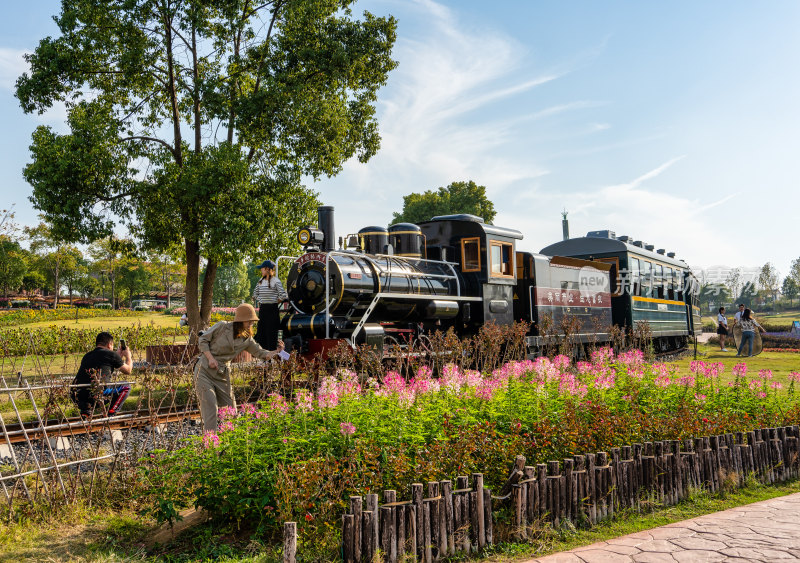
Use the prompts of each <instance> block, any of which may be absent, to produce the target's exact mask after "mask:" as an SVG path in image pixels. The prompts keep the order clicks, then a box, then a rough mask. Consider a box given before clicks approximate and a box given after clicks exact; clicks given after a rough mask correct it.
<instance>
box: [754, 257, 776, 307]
mask: <svg viewBox="0 0 800 563" xmlns="http://www.w3.org/2000/svg"><path fill="white" fill-rule="evenodd" d="M779 279H780V277H779V275H778V270H776V269H775V266H773V265H772V262H767V263H766V264H764V265H763V266H762V267H761V272H760V273H759V274H758V285H760V286H761V288H762V289H763V290H764V291H765V292H766V293H767V295H771V296H772V306H773V307H774V306H775V299H776V298H777V296H778V280H779Z"/></svg>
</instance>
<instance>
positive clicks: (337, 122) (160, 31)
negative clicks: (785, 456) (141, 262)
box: [16, 0, 396, 326]
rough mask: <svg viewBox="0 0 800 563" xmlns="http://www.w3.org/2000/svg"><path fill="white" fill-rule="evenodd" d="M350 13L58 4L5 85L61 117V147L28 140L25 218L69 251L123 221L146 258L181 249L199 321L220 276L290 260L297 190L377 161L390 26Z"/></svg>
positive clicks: (55, 137)
mask: <svg viewBox="0 0 800 563" xmlns="http://www.w3.org/2000/svg"><path fill="white" fill-rule="evenodd" d="M353 3H354V0H337V1H333V0H271V1H267V2H254V1H252V0H109V1H107V2H96V1H94V0H70V1H69V2H63V3H62V8H61V13H60V14H59V15H58V16H56V18H55V21H56V23H57V25H58V27H59V29H60V31H61V35H60V36H59V37H56V38H51V37H47V38H45V39H43V40H41V41H40V42H39V45H38V47H37V48H36V50H35V51H34V53H32V54H30V55H28V56H27V60H28V62H29V64H30V72H29V73H26V74H23V75H22V76H21V77H20V78H19V79H18V80H17V89H16V94H17V97H18V99H19V100H20V103H21V105H22V108H23V109H24V111H26V112H28V113H31V112H39V113H41V112H44V111H46V110H47V109H48V108H50V107H52V105H53V104H54V103H56V102H63V103H65V104H66V107H67V111H68V120H67V125H68V127H69V132H68V133H67V134H63V135H62V134H59V133H56V132H55V131H53V130H52V129H50V128H49V127H44V126H42V127H39V128H38V129H37V130H36V131H35V132H34V134H33V143H32V145H31V153H32V156H33V161H32V162H31V163H30V164H29V165H28V166H27V167H26V168H25V170H24V176H25V178H26V180H27V181H28V182H29V183H30V184H31V185H32V186H33V194H32V196H31V201H32V202H33V204H34V206H35V207H37V208H38V209H40V210H42V211H43V212H44V215H45V218H46V219H47V221H48V222H49V223H50V224H51V225H52V227H53V232H54V234H55V235H57V236H58V237H60V238H61V239H62V240H64V241H67V242H78V241H80V242H91V241H94V240H97V239H100V238H103V237H107V236H109V235H110V234H111V233H112V232H113V229H114V227H115V226H116V225H117V224H119V223H122V224H125V225H127V226H128V228H129V229H130V230H131V232H132V233H133V234H134V235H135V236H136V237H137V238H138V239H139V240H140V242H141V243H142V244H143V246H144V247H145V248H147V249H150V250H155V251H169V250H174V248H176V247H182V248H183V254H184V256H185V261H186V268H187V270H186V305H187V310H188V314H189V321H190V323H191V324H192V325H194V326H199V325H201V324H203V323H205V322H207V320H208V316H209V314H210V307H211V302H212V287H213V284H214V278H215V276H216V269H217V265H218V264H219V263H220V262H227V261H233V260H241V259H242V258H247V257H252V256H254V255H264V254H273V255H275V254H279V253H280V252H278V251H279V250H284V251H287V250H291V249H292V248H293V244H296V243H294V241H293V235H294V233H295V231H296V230H297V228H299V227H300V226H301V225H303V224H306V223H308V222H311V221H312V220H313V217H314V210H315V208H316V206H317V204H318V202H317V199H316V194H314V192H312V191H311V190H309V189H308V188H306V187H305V186H303V185H302V183H301V178H302V177H304V176H309V177H311V178H313V179H318V178H320V177H321V176H324V175H334V174H336V173H338V172H339V171H340V170H341V166H342V163H343V162H344V161H346V160H347V159H349V158H351V157H353V156H356V157H358V159H359V160H361V161H362V162H364V161H366V160H368V159H369V158H370V157H371V156H372V155H374V154H375V152H376V151H377V150H378V147H379V141H380V138H379V135H378V128H377V123H376V120H375V107H374V104H375V101H376V99H377V91H378V89H379V88H380V87H381V86H382V85H383V84H385V82H386V80H387V76H388V73H389V72H390V71H391V70H392V69H393V68H394V67H395V65H396V63H395V61H393V60H392V58H391V49H392V46H393V44H394V41H395V28H396V22H395V20H394V18H392V17H376V16H374V15H372V14H370V13H368V12H365V13H364V14H363V15H362V16H361V17H354V16H353V14H352V12H351V9H350V8H351V6H352V4H353ZM201 257H202V258H203V259H205V262H206V276H205V282H204V283H203V286H202V309H200V307H199V305H198V303H199V302H200V301H201V299H200V298H201V295H200V288H199V272H200V263H201Z"/></svg>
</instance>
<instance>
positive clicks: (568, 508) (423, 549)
mask: <svg viewBox="0 0 800 563" xmlns="http://www.w3.org/2000/svg"><path fill="white" fill-rule="evenodd" d="M525 461H526V460H525V457H524V456H517V457H516V459H515V460H514V461H513V463H512V465H511V469H510V471H509V474H508V476H507V477H506V479H505V481H504V485H503V486H502V488H501V489H500V493H499V496H492V493H491V491H490V490H489V489H488V488H487V487H486V486H485V483H484V475H483V474H482V473H473V474H472V475H471V477H470V476H466V475H462V476H458V477H457V478H456V480H455V485H453V482H452V481H450V480H442V481H430V482H428V483H427V484H426V485H423V484H422V483H414V484H412V485H411V487H410V489H409V491H408V496H407V498H408V500H398V495H397V492H396V491H391V490H387V491H384V494H383V504H382V505H378V495H374V494H373V495H366V496H365V497H363V499H362V497H359V496H353V497H350V503H349V509H348V512H347V513H346V514H344V515H343V517H342V542H343V543H342V555H343V557H344V560H345V562H346V563H351V562H352V563H366V562H372V561H373V560H374V557H375V555H376V553H378V552H379V550H380V553H381V556H382V560H383V561H386V562H390V563H394V562H396V561H400V560H415V561H421V562H423V563H430V562H433V561H438V560H441V559H442V558H443V557H446V556H451V555H452V556H455V555H463V554H469V553H478V552H480V551H481V550H482V549H484V548H485V547H486V546H488V545H492V544H493V543H494V541H495V533H494V522H493V520H494V518H495V513H494V512H493V508H494V507H495V506H497V505H499V504H501V503H508V506H509V508H510V510H509V511H506V512H504V513H508V514H510V517H511V518H512V519H513V520H512V521H511V522H509V523H508V524H510V525H511V527H512V532H513V534H514V535H515V536H516V537H518V538H520V539H523V538H526V537H528V536H529V535H530V534H529V532H530V530H531V528H532V527H537V526H542V525H543V524H545V523H549V524H551V525H553V526H558V525H559V524H561V523H563V522H565V521H569V522H571V523H572V524H573V525H575V526H587V525H588V526H591V525H594V524H596V523H598V522H601V521H603V520H605V519H610V518H613V517H614V515H615V514H616V513H618V512H620V511H622V510H631V511H640V510H641V509H642V500H643V499H648V500H649V501H650V502H651V503H652V502H656V503H658V504H660V505H663V506H671V505H674V504H676V503H678V502H680V501H682V500H684V499H685V498H687V496H688V495H689V492H690V490H691V489H692V488H705V489H706V490H708V491H711V492H716V491H719V490H720V489H723V488H732V487H739V486H742V485H744V483H745V482H746V477H747V476H748V475H750V474H752V475H753V476H754V477H755V478H756V479H758V480H759V481H761V482H764V483H775V482H783V481H787V480H790V479H797V478H798V477H800V426H786V427H781V428H763V429H760V430H755V431H752V432H746V433H745V432H737V433H735V434H724V435H720V436H704V437H702V438H695V439H687V440H682V441H681V440H664V441H656V442H646V443H643V444H633V445H631V446H623V447H619V448H611V450H610V452H597V453H588V454H585V455H575V456H573V457H572V458H567V459H564V460H561V461H558V460H552V461H549V462H548V463H546V464H543V463H540V464H538V465H536V466H532V465H525ZM501 482H502V481H501ZM290 524H291V525H293V526H294V523H292V522H287V524H286V526H287V530H289V528H288V527H289V525H290ZM294 534H295V537H296V526H295V528H294ZM294 541H295V544H294V545H296V539H295V540H294ZM285 545H287V546H288V545H289V544H288V543H286V544H285ZM284 553H285V555H284V561H289V559H286V553H287V552H286V549H285V551H284ZM404 558H405V559H404ZM409 558H410V559H409ZM292 561H293V559H292Z"/></svg>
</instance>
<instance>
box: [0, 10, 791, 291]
mask: <svg viewBox="0 0 800 563" xmlns="http://www.w3.org/2000/svg"><path fill="white" fill-rule="evenodd" d="M34 5H35V7H33V8H32V7H31V4H25V3H17V2H14V3H7V5H6V6H4V8H5V10H4V12H5V17H4V18H3V19H2V21H0V119H2V123H3V124H4V129H5V134H4V135H2V136H0V208H7V207H9V206H10V205H11V204H14V210H15V212H16V220H17V222H18V223H21V224H34V223H35V222H36V214H37V212H36V210H34V209H33V208H32V206H31V204H30V202H29V201H28V199H27V198H28V196H29V195H30V191H31V190H30V186H28V185H27V184H26V183H25V181H24V180H23V178H22V168H23V167H24V166H25V164H26V163H27V162H28V161H29V160H30V154H29V150H28V147H29V145H30V136H31V133H32V131H33V129H34V128H35V127H36V126H38V125H41V124H45V125H50V126H53V127H55V128H59V127H63V125H62V124H63V121H64V112H63V110H62V109H59V108H56V109H54V110H53V111H51V112H50V113H48V114H47V115H45V116H28V115H24V114H23V113H22V111H21V109H20V108H19V104H18V102H17V100H16V99H15V98H14V96H13V84H14V80H15V79H16V77H17V76H18V75H19V74H20V73H21V72H23V71H24V70H25V63H24V61H23V60H22V54H23V53H24V52H26V51H30V50H32V49H33V48H34V47H35V46H36V45H37V43H38V41H39V40H40V39H41V38H43V37H45V36H47V35H52V34H56V33H57V32H58V30H57V28H56V27H55V24H54V23H53V22H52V19H51V16H52V15H53V14H55V13H57V11H58V7H59V2H57V1H55V0H37V2H36V3H35V4H34ZM363 10H369V11H370V12H372V13H374V14H377V15H388V14H391V15H393V16H394V17H395V18H396V19H397V20H398V35H397V42H396V45H395V49H394V53H393V54H394V58H395V59H396V60H397V61H398V63H399V65H398V67H397V69H396V70H394V71H393V72H392V73H391V75H390V77H389V81H388V83H387V85H386V86H385V87H384V88H383V89H381V91H380V92H379V100H378V103H377V109H378V112H377V116H378V120H379V127H380V131H381V136H382V143H381V149H380V151H379V152H378V154H377V155H376V156H375V157H373V158H372V159H371V160H370V161H369V162H368V163H366V164H362V163H359V162H358V161H357V160H355V159H353V160H352V161H349V162H347V163H345V165H344V170H343V171H342V172H341V173H340V174H339V175H338V176H336V177H334V178H323V179H321V180H320V181H317V182H311V181H310V184H311V185H312V187H313V188H314V189H315V190H316V191H317V192H318V193H319V194H320V198H321V200H322V201H323V202H324V203H325V204H327V205H333V206H334V207H335V209H336V230H337V235H343V234H346V233H352V232H355V231H357V230H358V229H360V228H361V227H363V226H367V225H373V224H388V223H389V222H390V221H391V217H392V213H393V212H396V211H400V210H401V209H402V203H403V196H404V195H407V194H409V193H411V192H422V191H425V190H430V189H436V188H438V187H440V186H446V185H448V184H449V183H451V182H453V181H459V180H473V181H475V182H476V183H478V184H480V185H484V186H486V189H487V193H488V196H489V198H490V199H491V200H492V201H493V202H494V205H495V209H496V211H497V217H496V218H495V220H494V223H495V224H497V225H502V226H505V227H511V228H515V229H518V230H520V231H521V232H522V233H523V235H524V239H523V240H522V241H521V243H520V245H519V247H520V249H523V250H527V251H534V252H536V251H538V250H540V249H541V248H543V247H545V246H547V245H549V244H551V243H553V242H556V241H558V240H560V239H561V212H562V210H566V211H567V212H568V218H569V222H570V232H571V234H572V236H582V235H584V234H585V233H586V232H587V231H590V230H600V229H610V230H612V231H615V232H616V233H617V234H618V235H622V234H625V235H629V236H631V237H633V238H635V239H637V240H643V241H645V242H648V243H651V244H654V245H655V246H656V248H665V249H666V250H667V251H674V252H676V254H677V256H678V257H679V258H682V259H683V260H685V261H686V262H687V263H688V264H690V265H691V266H692V267H693V268H694V269H697V270H700V269H703V270H705V272H706V275H707V276H708V278H710V281H714V280H713V278H715V277H719V276H724V275H725V272H726V269H728V268H733V267H740V268H744V269H746V271H750V272H752V271H754V269H756V268H758V267H760V266H761V265H762V264H764V263H765V262H767V261H770V262H772V263H773V265H774V266H775V267H776V268H777V269H778V271H779V273H780V274H781V276H783V275H785V274H786V273H788V270H789V266H790V263H791V261H792V260H793V259H796V258H798V257H800V234H798V233H800V228H798V225H797V216H798V210H799V209H800V191H799V190H798V186H797V181H798V178H800V174H799V173H798V172H800V170H799V169H800V150H799V149H800V105H799V104H800V73H798V69H800V34H799V33H797V29H798V25H799V24H800V2H796V1H795V0H790V1H785V0H774V1H771V2H769V3H760V2H743V1H736V0H734V1H721V0H718V1H712V0H708V1H703V2H697V1H675V2H668V3H667V2H635V1H632V0H631V1H625V2H621V1H610V0H606V1H604V2H597V1H594V0H589V1H579V0H573V1H571V2H557V1H554V0H553V1H550V2H542V1H533V0H517V1H512V0H507V1H502V0H497V1H495V2H485V1H482V2H479V1H473V0H451V1H440V2H434V1H432V0H365V1H361V2H358V3H357V4H356V6H355V11H357V12H360V11H363Z"/></svg>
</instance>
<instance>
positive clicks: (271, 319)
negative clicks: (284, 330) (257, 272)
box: [253, 260, 289, 350]
mask: <svg viewBox="0 0 800 563" xmlns="http://www.w3.org/2000/svg"><path fill="white" fill-rule="evenodd" d="M258 267H259V268H260V269H261V279H260V280H259V282H258V283H257V284H256V287H255V289H254V290H253V301H254V302H255V305H256V307H258V327H257V330H256V337H255V340H256V342H258V344H259V345H260V346H261V347H262V348H265V349H267V350H274V349H275V347H276V346H277V345H278V330H280V328H281V321H280V315H279V313H278V305H279V304H280V303H282V302H284V301H286V300H288V299H289V296H288V295H287V294H286V290H285V289H284V288H283V284H281V280H279V279H278V276H276V275H275V262H273V261H272V260H264V262H263V263H262V264H261V265H259V266H258Z"/></svg>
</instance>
